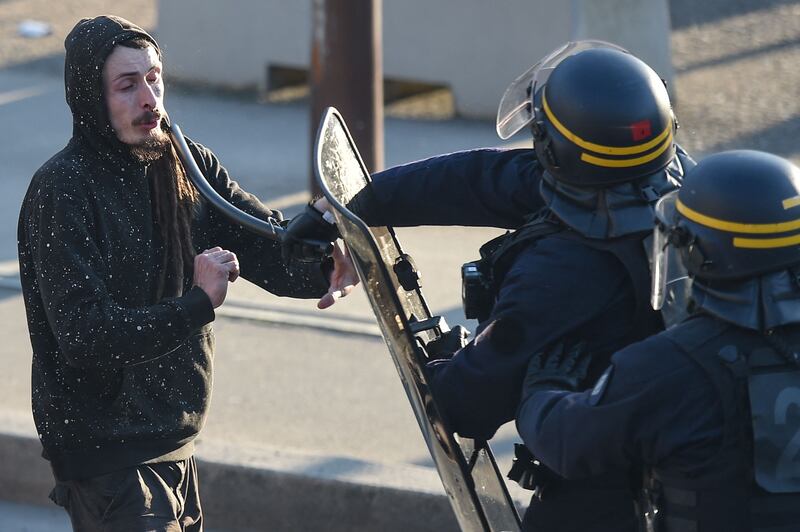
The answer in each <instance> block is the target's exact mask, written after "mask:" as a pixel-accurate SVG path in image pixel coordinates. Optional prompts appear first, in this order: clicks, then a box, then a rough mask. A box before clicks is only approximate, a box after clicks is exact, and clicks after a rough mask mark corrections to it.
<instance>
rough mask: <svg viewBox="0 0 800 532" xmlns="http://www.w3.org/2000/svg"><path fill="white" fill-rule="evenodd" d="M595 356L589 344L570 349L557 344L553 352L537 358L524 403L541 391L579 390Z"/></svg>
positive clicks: (530, 371) (525, 387) (530, 369)
mask: <svg viewBox="0 0 800 532" xmlns="http://www.w3.org/2000/svg"><path fill="white" fill-rule="evenodd" d="M591 361H592V357H591V355H590V354H589V352H588V351H587V349H586V342H578V343H574V344H571V345H569V347H568V346H567V344H565V343H564V342H563V341H561V342H556V343H555V344H553V345H552V346H550V348H549V349H545V350H544V351H540V352H538V353H536V354H535V355H533V358H532V359H531V361H530V362H529V363H528V373H527V374H526V375H525V382H524V383H523V384H522V397H523V400H524V399H525V398H526V397H528V396H529V395H531V394H533V393H536V392H538V391H541V390H571V391H576V390H578V389H579V388H580V387H581V385H582V384H583V381H584V380H585V379H586V374H587V373H588V371H589V363H590V362H591Z"/></svg>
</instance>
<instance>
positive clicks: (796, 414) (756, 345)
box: [642, 314, 800, 532]
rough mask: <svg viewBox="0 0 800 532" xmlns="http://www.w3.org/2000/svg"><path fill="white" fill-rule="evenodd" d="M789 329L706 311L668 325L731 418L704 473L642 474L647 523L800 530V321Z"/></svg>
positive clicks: (652, 531) (678, 529)
mask: <svg viewBox="0 0 800 532" xmlns="http://www.w3.org/2000/svg"><path fill="white" fill-rule="evenodd" d="M787 329H788V330H787V331H784V332H782V333H776V335H775V336H774V337H773V338H767V337H765V336H764V335H762V334H760V333H758V332H756V331H753V330H749V329H744V328H741V327H736V326H734V325H732V324H729V323H726V322H723V321H721V320H718V319H716V318H713V317H710V316H708V315H705V314H703V315H698V316H696V317H694V318H692V319H690V320H689V321H687V322H686V323H684V324H683V325H681V326H680V327H677V328H675V329H671V330H670V331H668V332H667V333H665V334H667V336H668V337H669V338H670V340H671V341H672V342H673V343H675V344H676V345H677V346H678V347H679V348H680V350H681V351H682V352H683V353H684V354H685V355H686V356H688V357H689V358H690V359H691V360H693V361H694V362H695V363H696V364H697V365H698V366H699V367H700V368H701V369H702V371H703V372H704V373H705V374H706V375H707V376H708V378H709V380H710V382H711V383H712V384H713V386H714V388H715V389H716V391H717V394H718V396H719V398H720V403H721V407H722V413H723V423H724V425H723V431H722V443H721V447H720V450H719V451H718V452H717V453H716V454H715V455H714V456H713V457H712V458H710V459H709V460H708V461H707V462H706V463H705V464H699V465H698V468H697V469H696V470H695V471H697V472H699V473H697V474H693V475H692V476H687V475H685V474H680V473H676V472H672V471H665V470H663V469H660V468H658V467H654V468H652V469H650V470H649V471H647V472H645V477H644V487H643V494H644V495H643V508H642V514H643V523H644V527H645V529H646V530H648V531H649V532H709V531H714V532H716V531H719V532H737V531H742V532H744V531H748V532H749V531H758V532H789V531H797V530H800V456H799V455H800V367H799V366H798V365H797V364H795V363H790V362H789V359H790V358H791V356H789V355H790V354H791V352H792V350H791V349H790V348H788V346H789V345H790V344H791V345H800V327H798V326H793V327H791V328H787ZM778 334H780V335H781V336H778ZM783 334H785V335H786V338H787V339H788V341H786V342H783V345H784V346H785V347H786V348H785V349H782V350H776V348H775V347H773V346H772V345H771V344H773V345H774V344H776V343H777V342H778V340H777V338H780V337H782V335H783ZM779 351H783V354H779ZM678 392H679V391H678Z"/></svg>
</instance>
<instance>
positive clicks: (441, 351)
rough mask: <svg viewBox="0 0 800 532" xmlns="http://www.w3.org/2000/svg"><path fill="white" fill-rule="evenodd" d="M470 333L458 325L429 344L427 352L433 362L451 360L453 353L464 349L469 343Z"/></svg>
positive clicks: (426, 348)
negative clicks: (443, 359) (444, 359)
mask: <svg viewBox="0 0 800 532" xmlns="http://www.w3.org/2000/svg"><path fill="white" fill-rule="evenodd" d="M469 334H470V333H469V331H468V330H467V329H465V328H464V327H462V326H461V325H456V326H455V327H453V328H452V329H450V330H449V331H447V332H446V333H444V334H442V335H441V336H439V337H438V338H436V339H435V340H432V341H430V342H428V345H426V346H425V350H426V351H427V352H428V358H430V359H431V360H434V359H440V358H450V357H452V356H453V353H455V352H456V351H458V350H459V349H462V348H463V347H464V346H466V345H467V344H468V343H469V340H468V339H467V338H469Z"/></svg>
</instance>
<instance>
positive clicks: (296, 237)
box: [281, 203, 339, 264]
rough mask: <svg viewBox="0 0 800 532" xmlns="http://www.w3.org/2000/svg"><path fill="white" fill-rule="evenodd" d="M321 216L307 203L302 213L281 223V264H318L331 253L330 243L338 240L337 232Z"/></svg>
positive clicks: (331, 246)
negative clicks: (282, 228) (294, 262)
mask: <svg viewBox="0 0 800 532" xmlns="http://www.w3.org/2000/svg"><path fill="white" fill-rule="evenodd" d="M322 216H323V215H322V213H321V212H319V211H318V210H317V209H315V208H314V207H313V206H312V205H311V204H310V203H309V204H308V205H306V208H305V209H304V210H303V212H302V213H300V214H298V215H297V216H295V217H294V218H292V219H291V220H286V221H284V222H282V223H281V224H282V225H283V226H284V227H285V229H286V231H285V232H284V234H283V237H282V238H281V255H282V257H283V262H285V263H286V264H289V263H290V262H291V261H292V260H296V261H299V262H318V261H320V260H321V259H322V258H324V257H326V256H328V255H330V254H331V253H332V252H333V245H332V244H331V243H332V242H334V241H335V240H336V239H337V238H339V230H338V229H337V228H336V224H334V223H330V222H328V221H327V220H325V219H324V218H323V217H322Z"/></svg>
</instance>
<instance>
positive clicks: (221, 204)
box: [169, 124, 333, 256]
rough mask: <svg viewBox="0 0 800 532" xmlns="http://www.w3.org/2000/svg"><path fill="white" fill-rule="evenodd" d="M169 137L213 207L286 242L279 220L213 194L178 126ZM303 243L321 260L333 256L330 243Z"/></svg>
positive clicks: (284, 232)
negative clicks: (250, 211)
mask: <svg viewBox="0 0 800 532" xmlns="http://www.w3.org/2000/svg"><path fill="white" fill-rule="evenodd" d="M169 136H170V138H171V139H172V144H173V146H175V148H176V150H177V152H178V158H180V160H181V163H183V167H184V168H185V169H186V173H187V175H188V177H189V180H190V181H191V182H192V184H193V185H194V186H195V188H196V189H197V191H198V192H200V194H201V195H202V196H203V197H204V198H205V199H206V200H207V201H208V202H209V203H210V204H211V205H213V206H214V207H215V208H216V209H217V210H218V211H220V212H221V213H222V214H224V215H225V216H227V217H228V219H230V220H231V221H233V222H235V223H237V224H239V225H241V226H243V227H245V228H246V229H249V230H250V231H252V232H253V233H255V234H257V235H259V236H263V237H266V238H269V239H272V240H278V241H282V240H283V238H284V235H285V234H286V229H284V228H283V227H281V226H280V225H279V223H278V221H277V220H275V219H274V218H272V217H270V218H268V219H267V220H266V221H264V220H261V219H260V218H256V217H255V216H253V215H251V214H248V213H246V212H244V211H243V210H241V209H239V208H238V207H236V206H234V205H231V204H230V203H229V202H228V201H227V200H226V199H225V198H223V197H222V196H220V195H219V194H218V193H217V191H216V190H214V187H212V186H211V185H210V184H209V182H208V181H207V180H206V178H205V176H204V175H203V173H202V172H201V171H200V168H198V166H197V162H196V161H195V160H194V157H193V156H192V153H191V151H189V145H188V144H187V143H186V139H185V138H184V136H183V132H182V131H181V128H180V126H178V124H172V125H171V126H170V127H169ZM303 243H304V244H307V245H308V246H309V247H311V248H312V249H313V250H314V251H315V252H316V253H319V255H320V256H326V255H330V254H331V253H332V252H333V244H331V243H330V242H323V241H321V240H306V239H303Z"/></svg>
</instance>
